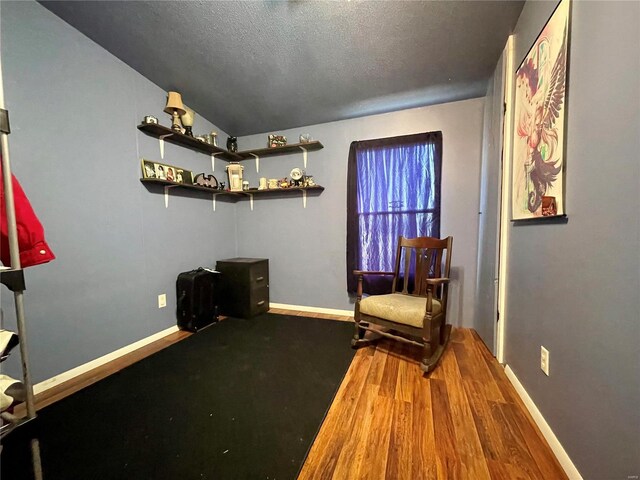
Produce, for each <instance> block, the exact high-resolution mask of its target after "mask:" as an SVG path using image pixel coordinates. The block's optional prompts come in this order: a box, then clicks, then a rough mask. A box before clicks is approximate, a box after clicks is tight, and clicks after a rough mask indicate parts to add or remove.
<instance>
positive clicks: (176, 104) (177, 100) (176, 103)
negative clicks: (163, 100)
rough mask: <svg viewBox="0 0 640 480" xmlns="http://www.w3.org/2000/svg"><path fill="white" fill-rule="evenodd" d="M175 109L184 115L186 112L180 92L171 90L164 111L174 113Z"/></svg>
mask: <svg viewBox="0 0 640 480" xmlns="http://www.w3.org/2000/svg"><path fill="white" fill-rule="evenodd" d="M174 110H175V111H176V112H177V113H178V115H184V114H185V113H186V111H185V109H184V105H183V104H182V96H181V95H180V94H179V93H178V92H169V94H168V95H167V106H166V107H164V112H165V113H169V114H172V113H173V112H174Z"/></svg>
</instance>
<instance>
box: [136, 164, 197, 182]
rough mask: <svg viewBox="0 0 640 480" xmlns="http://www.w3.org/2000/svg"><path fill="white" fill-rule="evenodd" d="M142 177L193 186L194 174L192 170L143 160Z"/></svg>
mask: <svg viewBox="0 0 640 480" xmlns="http://www.w3.org/2000/svg"><path fill="white" fill-rule="evenodd" d="M142 177H143V178H155V179H158V180H166V181H167V182H172V183H183V184H185V185H193V174H192V173H191V170H185V169H184V168H180V167H176V166H174V165H166V164H164V163H158V162H152V161H151V160H145V159H142Z"/></svg>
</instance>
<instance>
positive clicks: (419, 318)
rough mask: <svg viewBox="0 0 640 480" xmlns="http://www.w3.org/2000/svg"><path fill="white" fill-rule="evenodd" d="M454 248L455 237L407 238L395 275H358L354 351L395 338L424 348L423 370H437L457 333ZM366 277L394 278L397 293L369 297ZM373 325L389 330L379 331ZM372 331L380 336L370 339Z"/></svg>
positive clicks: (399, 250)
mask: <svg viewBox="0 0 640 480" xmlns="http://www.w3.org/2000/svg"><path fill="white" fill-rule="evenodd" d="M452 245H453V237H447V238H445V239H442V240H440V239H437V238H430V237H418V238H405V237H402V236H401V237H399V239H398V248H397V253H396V262H395V270H394V271H393V272H366V271H361V270H354V271H353V273H354V275H357V276H358V290H357V299H356V306H355V312H354V319H355V322H356V324H355V325H356V327H355V328H356V332H355V335H354V337H353V340H352V341H351V345H352V346H353V347H354V348H358V347H361V346H365V345H369V344H371V343H372V342H374V341H376V340H379V339H380V337H381V336H382V337H387V338H392V339H394V340H400V341H402V342H405V343H410V344H413V345H417V346H420V347H422V348H423V358H422V361H421V363H420V368H421V370H422V371H423V372H424V373H428V372H430V371H432V370H433V369H434V368H435V366H436V365H437V363H438V360H440V357H441V356H442V353H443V352H444V349H445V347H446V345H447V343H448V341H449V335H450V333H451V325H448V324H447V323H446V318H447V291H448V284H449V270H450V266H451V247H452ZM403 257H404V259H403ZM412 260H413V267H412ZM364 275H393V283H392V286H391V293H389V294H386V295H371V296H368V297H365V298H363V297H362V280H363V276H364ZM410 288H411V292H410V291H409V290H410ZM371 324H374V325H378V326H381V327H384V328H387V329H389V330H387V331H381V330H378V329H374V328H371V326H370V325H371ZM366 331H371V332H372V333H374V335H377V337H375V338H372V339H365V338H364V334H365V332H366Z"/></svg>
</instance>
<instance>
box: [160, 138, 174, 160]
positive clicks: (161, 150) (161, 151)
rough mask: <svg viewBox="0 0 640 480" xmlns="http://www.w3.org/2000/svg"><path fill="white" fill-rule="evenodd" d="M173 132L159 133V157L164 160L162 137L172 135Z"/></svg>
mask: <svg viewBox="0 0 640 480" xmlns="http://www.w3.org/2000/svg"><path fill="white" fill-rule="evenodd" d="M172 136H173V133H167V134H166V135H160V136H159V137H158V144H159V145H160V158H161V159H163V160H164V139H165V138H167V137H172Z"/></svg>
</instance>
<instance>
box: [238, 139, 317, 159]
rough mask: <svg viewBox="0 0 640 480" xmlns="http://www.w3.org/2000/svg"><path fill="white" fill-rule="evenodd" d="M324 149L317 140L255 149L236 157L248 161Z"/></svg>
mask: <svg viewBox="0 0 640 480" xmlns="http://www.w3.org/2000/svg"><path fill="white" fill-rule="evenodd" d="M321 148H324V145H322V143H320V142H319V141H317V140H314V141H313V142H307V143H293V144H291V145H284V146H282V147H270V148H255V149H253V150H243V151H242V152H237V153H236V155H237V156H238V157H240V158H241V159H242V160H247V159H251V158H254V156H258V157H268V156H271V155H286V154H289V153H300V152H302V151H303V149H304V150H306V151H307V152H313V151H314V150H320V149H321Z"/></svg>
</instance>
